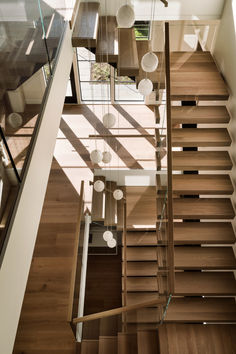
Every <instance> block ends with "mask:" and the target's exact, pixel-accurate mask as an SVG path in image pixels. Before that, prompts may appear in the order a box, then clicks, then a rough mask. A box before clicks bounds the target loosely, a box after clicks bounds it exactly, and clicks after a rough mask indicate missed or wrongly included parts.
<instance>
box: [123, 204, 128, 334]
mask: <svg viewBox="0 0 236 354" xmlns="http://www.w3.org/2000/svg"><path fill="white" fill-rule="evenodd" d="M123 213H124V215H123V250H124V252H123V264H124V273H123V275H124V282H123V293H124V299H123V301H124V306H126V305H127V299H126V298H127V257H126V250H127V241H126V236H127V234H126V229H127V205H126V201H125V202H124V206H123ZM124 331H125V332H126V331H127V316H126V313H125V314H124Z"/></svg>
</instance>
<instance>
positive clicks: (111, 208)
mask: <svg viewBox="0 0 236 354" xmlns="http://www.w3.org/2000/svg"><path fill="white" fill-rule="evenodd" d="M116 188H117V184H116V182H113V181H106V192H105V219H104V225H106V226H111V225H113V226H114V225H116V223H117V201H116V200H115V198H114V197H113V192H114V190H115V189H116Z"/></svg>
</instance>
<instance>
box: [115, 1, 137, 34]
mask: <svg viewBox="0 0 236 354" xmlns="http://www.w3.org/2000/svg"><path fill="white" fill-rule="evenodd" d="M116 20H117V24H118V27H121V28H130V27H132V26H133V24H134V21H135V15H134V10H133V9H132V7H131V6H130V5H123V6H121V7H120V8H119V10H118V11H117V14H116Z"/></svg>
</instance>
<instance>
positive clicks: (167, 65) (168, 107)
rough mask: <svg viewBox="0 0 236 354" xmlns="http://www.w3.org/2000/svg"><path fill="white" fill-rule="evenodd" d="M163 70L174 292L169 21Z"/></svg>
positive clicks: (173, 287)
mask: <svg viewBox="0 0 236 354" xmlns="http://www.w3.org/2000/svg"><path fill="white" fill-rule="evenodd" d="M165 71H166V114H167V171H168V177H167V181H168V198H167V211H168V246H167V247H168V268H169V277H168V283H169V292H170V293H171V294H174V290H175V270H174V230H173V228H174V227H173V191H172V123H171V87H170V43H169V23H168V22H165Z"/></svg>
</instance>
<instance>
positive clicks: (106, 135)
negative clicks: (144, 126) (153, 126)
mask: <svg viewBox="0 0 236 354" xmlns="http://www.w3.org/2000/svg"><path fill="white" fill-rule="evenodd" d="M154 137H155V135H154V134H103V135H95V134H91V135H89V138H91V139H103V138H154Z"/></svg>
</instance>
